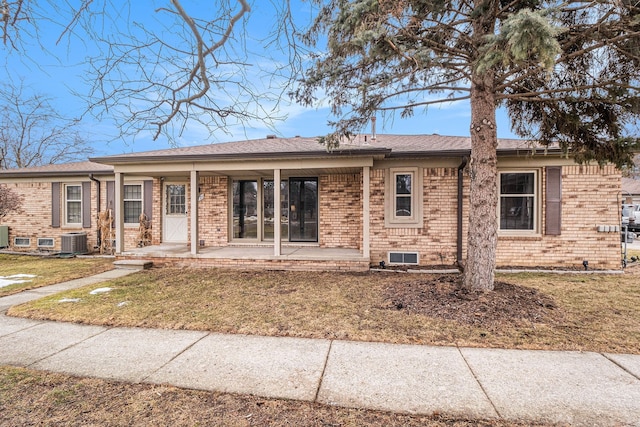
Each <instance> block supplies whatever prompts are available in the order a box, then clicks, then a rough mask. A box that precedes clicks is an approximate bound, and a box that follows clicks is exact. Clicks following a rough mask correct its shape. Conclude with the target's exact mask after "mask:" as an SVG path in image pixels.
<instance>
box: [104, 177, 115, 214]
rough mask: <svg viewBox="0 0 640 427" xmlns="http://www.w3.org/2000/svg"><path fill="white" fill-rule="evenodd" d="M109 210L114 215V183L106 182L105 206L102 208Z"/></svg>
mask: <svg viewBox="0 0 640 427" xmlns="http://www.w3.org/2000/svg"><path fill="white" fill-rule="evenodd" d="M107 209H111V212H112V213H114V214H115V211H116V183H115V181H107V206H106V207H105V208H104V210H105V211H106V210H107Z"/></svg>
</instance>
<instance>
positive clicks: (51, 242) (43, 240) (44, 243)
mask: <svg viewBox="0 0 640 427" xmlns="http://www.w3.org/2000/svg"><path fill="white" fill-rule="evenodd" d="M54 246H55V239H54V238H53V237H38V247H39V248H53V247H54Z"/></svg>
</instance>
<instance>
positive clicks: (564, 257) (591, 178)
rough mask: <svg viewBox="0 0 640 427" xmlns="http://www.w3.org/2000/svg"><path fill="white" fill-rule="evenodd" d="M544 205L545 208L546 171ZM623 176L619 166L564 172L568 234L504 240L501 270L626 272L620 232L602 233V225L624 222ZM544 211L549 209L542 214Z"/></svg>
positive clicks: (570, 168) (564, 229)
mask: <svg viewBox="0 0 640 427" xmlns="http://www.w3.org/2000/svg"><path fill="white" fill-rule="evenodd" d="M542 174H543V180H542V182H543V188H542V191H541V203H542V206H543V207H544V201H545V200H544V194H545V191H544V189H545V188H544V183H545V182H546V180H545V179H544V169H542ZM620 186H621V176H620V172H619V171H618V170H616V168H615V167H613V166H606V167H604V168H600V167H599V166H580V165H573V166H564V167H563V168H562V231H561V234H560V235H559V236H546V235H544V225H545V224H544V221H545V217H544V214H543V215H542V225H541V230H542V233H541V235H540V236H536V237H503V236H501V237H499V238H498V250H497V254H496V258H497V263H498V265H499V266H530V267H534V266H553V267H567V268H569V267H577V268H582V261H583V260H588V261H589V267H591V268H595V269H619V268H620V265H621V264H620V259H621V255H620V233H599V232H597V226H598V225H619V223H620V200H619V197H620V196H619V194H620ZM542 212H544V209H543V210H542Z"/></svg>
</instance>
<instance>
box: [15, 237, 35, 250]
mask: <svg viewBox="0 0 640 427" xmlns="http://www.w3.org/2000/svg"><path fill="white" fill-rule="evenodd" d="M13 246H18V247H21V248H28V247H29V246H31V238H29V237H14V238H13Z"/></svg>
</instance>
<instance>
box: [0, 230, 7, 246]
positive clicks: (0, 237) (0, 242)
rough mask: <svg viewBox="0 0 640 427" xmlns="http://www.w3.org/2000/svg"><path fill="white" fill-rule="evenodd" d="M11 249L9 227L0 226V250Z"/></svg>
mask: <svg viewBox="0 0 640 427" xmlns="http://www.w3.org/2000/svg"><path fill="white" fill-rule="evenodd" d="M7 247H9V226H8V225H0V248H7Z"/></svg>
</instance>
